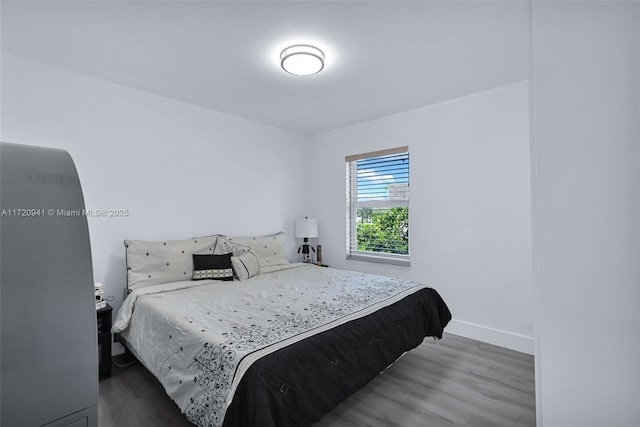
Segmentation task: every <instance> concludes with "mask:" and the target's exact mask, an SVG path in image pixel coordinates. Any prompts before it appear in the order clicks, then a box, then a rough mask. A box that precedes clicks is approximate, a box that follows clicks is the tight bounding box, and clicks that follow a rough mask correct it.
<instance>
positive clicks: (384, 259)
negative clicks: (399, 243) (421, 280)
mask: <svg viewBox="0 0 640 427" xmlns="http://www.w3.org/2000/svg"><path fill="white" fill-rule="evenodd" d="M347 259H348V260H350V261H365V262H373V263H376V264H391V265H402V266H405V267H409V266H410V265H411V260H410V259H409V257H402V258H400V257H395V256H385V255H382V254H381V255H369V254H347Z"/></svg>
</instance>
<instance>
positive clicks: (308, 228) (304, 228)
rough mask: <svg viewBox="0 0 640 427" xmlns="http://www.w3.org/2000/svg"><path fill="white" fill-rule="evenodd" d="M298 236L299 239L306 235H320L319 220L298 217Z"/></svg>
mask: <svg viewBox="0 0 640 427" xmlns="http://www.w3.org/2000/svg"><path fill="white" fill-rule="evenodd" d="M296 237H297V238H299V239H304V238H305V237H318V220H317V219H309V218H305V219H297V220H296Z"/></svg>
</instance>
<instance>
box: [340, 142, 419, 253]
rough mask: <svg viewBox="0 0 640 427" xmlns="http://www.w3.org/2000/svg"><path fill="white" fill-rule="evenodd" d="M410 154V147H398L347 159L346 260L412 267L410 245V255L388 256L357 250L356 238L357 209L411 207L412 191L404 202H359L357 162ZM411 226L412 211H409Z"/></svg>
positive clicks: (347, 157)
mask: <svg viewBox="0 0 640 427" xmlns="http://www.w3.org/2000/svg"><path fill="white" fill-rule="evenodd" d="M404 153H406V154H407V156H408V154H409V147H408V146H403V147H397V148H391V149H388V150H380V151H374V152H370V153H363V154H357V155H352V156H346V157H345V169H346V190H347V191H346V193H347V194H346V195H347V197H346V199H347V200H346V207H347V212H346V214H347V215H346V216H347V217H346V222H347V235H346V252H347V253H346V258H347V259H348V260H357V261H368V262H376V263H384V264H394V265H404V266H409V265H411V258H410V255H411V245H410V244H409V254H407V255H403V254H388V253H384V252H369V251H359V250H357V246H356V245H357V243H356V240H357V237H356V223H357V221H356V217H357V214H356V212H357V209H358V208H362V207H367V208H391V207H409V199H410V191H409V192H408V194H409V195H408V196H407V198H406V199H404V200H369V201H358V200H357V162H358V161H359V160H365V159H370V158H373V157H381V156H388V155H394V154H404ZM409 224H411V209H409ZM410 229H411V226H409V241H410V239H411V236H410V234H411V231H410Z"/></svg>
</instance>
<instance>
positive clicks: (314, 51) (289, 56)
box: [280, 44, 324, 76]
mask: <svg viewBox="0 0 640 427" xmlns="http://www.w3.org/2000/svg"><path fill="white" fill-rule="evenodd" d="M280 65H281V66H282V69H283V70H285V71H286V72H287V73H290V74H294V75H296V76H310V75H312V74H316V73H319V72H320V71H321V70H322V69H323V68H324V53H323V52H322V51H321V50H320V49H318V48H317V47H314V46H310V45H308V44H296V45H293V46H289V47H288V48H286V49H284V50H283V51H282V53H280Z"/></svg>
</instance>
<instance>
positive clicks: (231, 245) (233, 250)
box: [213, 236, 251, 256]
mask: <svg viewBox="0 0 640 427" xmlns="http://www.w3.org/2000/svg"><path fill="white" fill-rule="evenodd" d="M230 239H231V238H230V237H227V236H218V240H217V241H216V248H215V249H214V250H213V253H214V254H215V255H225V254H233V256H240V255H242V254H246V253H247V252H249V251H250V250H251V248H250V247H249V246H245V245H241V244H239V243H235V242H232V241H231V240H230Z"/></svg>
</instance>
